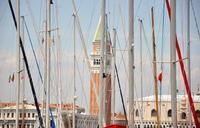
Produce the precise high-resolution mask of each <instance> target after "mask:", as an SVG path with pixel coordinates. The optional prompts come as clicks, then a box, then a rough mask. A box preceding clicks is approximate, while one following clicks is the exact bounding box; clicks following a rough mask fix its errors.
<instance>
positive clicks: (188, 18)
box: [186, 0, 192, 128]
mask: <svg viewBox="0 0 200 128" xmlns="http://www.w3.org/2000/svg"><path fill="white" fill-rule="evenodd" d="M186 5H187V26H186V30H187V37H186V39H187V40H186V42H187V57H188V59H187V64H188V66H187V68H188V71H187V73H188V84H189V87H190V90H191V70H190V0H187V4H186ZM188 106H189V105H188ZM188 111H189V120H190V122H189V126H190V128H192V113H191V109H190V107H189V110H188Z"/></svg>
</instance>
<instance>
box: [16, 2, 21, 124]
mask: <svg viewBox="0 0 200 128" xmlns="http://www.w3.org/2000/svg"><path fill="white" fill-rule="evenodd" d="M16 16H17V40H16V43H17V45H16V46H17V73H16V74H17V100H16V128H18V126H19V101H20V100H19V99H20V0H17V1H16Z"/></svg>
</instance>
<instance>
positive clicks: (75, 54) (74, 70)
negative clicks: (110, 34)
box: [72, 14, 76, 128]
mask: <svg viewBox="0 0 200 128" xmlns="http://www.w3.org/2000/svg"><path fill="white" fill-rule="evenodd" d="M73 17H74V85H73V120H72V122H73V125H72V126H73V128H75V100H76V99H75V90H76V88H75V86H76V25H75V22H76V16H75V15H74V14H73Z"/></svg>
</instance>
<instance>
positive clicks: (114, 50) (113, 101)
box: [112, 28, 117, 124]
mask: <svg viewBox="0 0 200 128" xmlns="http://www.w3.org/2000/svg"><path fill="white" fill-rule="evenodd" d="M116 35H117V32H116V29H115V28H113V48H112V53H113V62H112V63H113V66H112V68H113V70H112V71H113V73H112V76H113V78H112V123H113V124H114V123H115V78H116V74H115V64H116Z"/></svg>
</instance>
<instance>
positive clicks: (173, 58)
mask: <svg viewBox="0 0 200 128" xmlns="http://www.w3.org/2000/svg"><path fill="white" fill-rule="evenodd" d="M170 3H171V22H170V62H171V63H170V84H171V105H172V124H173V127H174V128H176V127H177V86H176V0H171V1H170Z"/></svg>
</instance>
